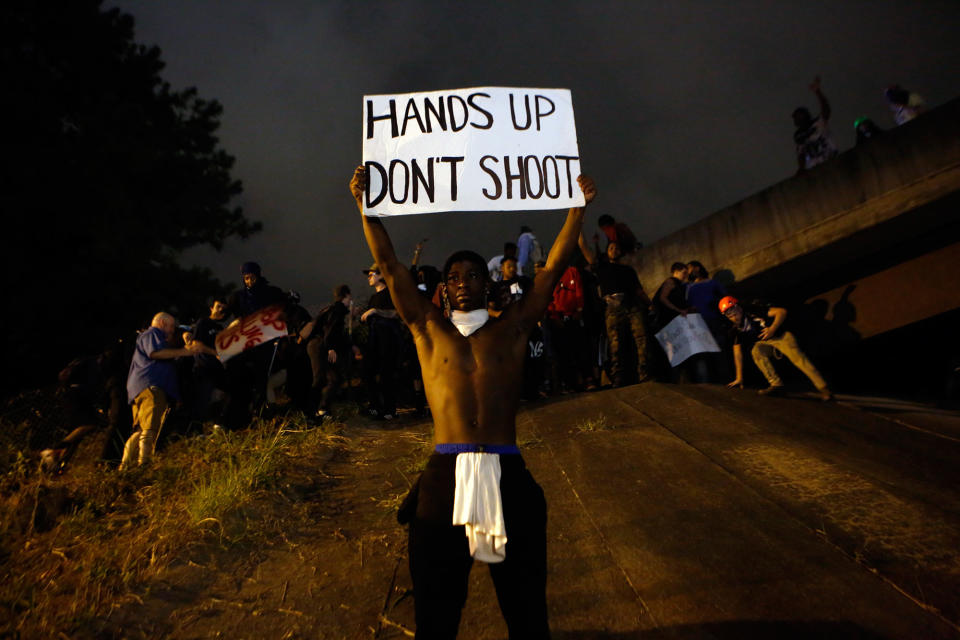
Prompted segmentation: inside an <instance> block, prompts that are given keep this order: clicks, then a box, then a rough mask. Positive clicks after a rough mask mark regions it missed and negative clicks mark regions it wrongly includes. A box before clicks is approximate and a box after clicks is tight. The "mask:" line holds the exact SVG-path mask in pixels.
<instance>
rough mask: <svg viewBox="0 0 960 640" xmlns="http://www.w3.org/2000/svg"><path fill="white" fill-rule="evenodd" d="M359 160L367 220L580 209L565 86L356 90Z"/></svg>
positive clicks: (577, 165)
mask: <svg viewBox="0 0 960 640" xmlns="http://www.w3.org/2000/svg"><path fill="white" fill-rule="evenodd" d="M363 162H364V165H365V166H366V167H367V176H368V178H367V192H366V195H365V198H364V213H365V214H366V215H369V216H391V215H408V214H416V213H433V212H437V211H490V210H494V211H514V210H523V211H528V210H532V209H566V208H568V207H581V206H583V205H584V200H583V193H582V192H581V190H580V188H579V186H577V176H578V175H580V152H579V150H578V147H577V129H576V125H575V123H574V118H573V103H572V101H571V97H570V91H569V90H568V89H522V88H510V87H478V88H473V89H456V90H452V91H430V92H425V93H404V94H395V95H378V96H364V99H363Z"/></svg>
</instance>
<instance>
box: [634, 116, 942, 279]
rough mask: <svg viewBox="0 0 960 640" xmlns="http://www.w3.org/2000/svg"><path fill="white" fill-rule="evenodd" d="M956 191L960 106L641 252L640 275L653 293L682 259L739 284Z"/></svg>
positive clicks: (891, 132)
mask: <svg viewBox="0 0 960 640" xmlns="http://www.w3.org/2000/svg"><path fill="white" fill-rule="evenodd" d="M958 190H960V99H956V100H953V101H951V102H949V103H947V104H945V105H943V106H941V107H939V108H937V109H934V110H932V111H930V112H928V113H926V114H924V115H923V116H921V117H919V118H917V119H916V120H914V121H913V122H910V123H907V124H906V125H903V126H901V127H897V128H896V129H892V130H889V131H887V132H885V133H884V134H883V135H882V136H880V137H879V138H877V139H875V140H872V141H870V142H869V143H867V144H865V145H861V146H860V147H857V148H854V149H851V150H849V151H846V152H845V153H843V154H841V155H840V156H839V157H837V158H835V159H834V160H832V161H830V162H828V163H826V164H823V165H821V166H819V167H815V168H814V169H812V170H810V171H807V172H805V173H803V174H801V175H798V176H794V177H791V178H789V179H787V180H784V181H783V182H780V183H778V184H776V185H773V186H771V187H769V188H767V189H764V190H763V191H761V192H759V193H757V194H754V195H752V196H750V197H748V198H746V199H744V200H742V201H740V202H738V203H736V204H734V205H732V206H730V207H727V208H725V209H722V210H720V211H718V212H716V213H714V214H712V215H710V216H708V217H706V218H704V219H703V220H701V221H700V222H697V223H695V224H693V225H690V226H688V227H685V228H683V229H681V230H679V231H677V232H675V233H672V234H670V235H669V236H667V237H665V238H663V239H661V240H658V241H657V242H655V243H653V244H651V245H650V246H648V247H645V248H643V249H642V250H641V252H640V253H639V255H638V256H637V262H636V266H637V272H638V275H639V276H640V281H641V282H642V283H643V284H644V286H645V287H646V288H647V289H648V290H650V291H652V290H653V289H655V288H656V287H657V286H658V285H659V283H660V282H662V281H663V280H664V279H665V278H666V277H667V276H668V275H669V268H670V265H671V264H672V263H673V262H675V261H678V260H679V261H687V260H700V261H701V262H703V263H704V265H705V266H706V267H707V269H709V270H710V271H711V272H713V273H716V272H718V271H721V270H729V271H730V272H732V274H733V277H734V279H735V280H736V281H742V280H745V279H748V278H750V277H753V276H756V275H758V274H761V273H763V272H764V271H766V270H768V269H772V268H774V267H776V266H777V265H780V264H782V263H784V262H786V261H789V260H792V259H794V258H797V257H800V256H803V255H805V254H808V253H810V252H812V251H815V250H817V249H820V248H823V247H826V246H828V245H830V244H831V243H834V242H837V241H838V240H841V239H843V238H845V237H847V236H849V235H851V234H853V233H856V232H857V231H861V230H864V229H868V228H870V227H872V226H875V225H878V224H880V223H882V222H885V221H888V220H891V219H893V218H895V217H898V216H901V215H909V213H910V212H911V211H912V210H914V209H916V208H917V207H920V206H922V205H925V204H929V203H932V202H935V201H937V200H939V199H941V198H943V197H945V196H947V195H949V194H951V193H954V192H957V191H958ZM851 259H856V256H851ZM811 275H815V274H811Z"/></svg>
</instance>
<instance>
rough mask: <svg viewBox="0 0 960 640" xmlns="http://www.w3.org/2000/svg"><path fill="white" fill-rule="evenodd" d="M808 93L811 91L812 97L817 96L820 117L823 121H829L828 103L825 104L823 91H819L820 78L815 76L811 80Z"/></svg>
mask: <svg viewBox="0 0 960 640" xmlns="http://www.w3.org/2000/svg"><path fill="white" fill-rule="evenodd" d="M810 91H813V95H815V96H817V102H819V103H820V117H821V118H823V121H824V122H826V121H828V120H829V119H830V103H829V102H827V96H825V95H823V91H821V90H820V76H817V77H816V78H814V79H813V82H811V83H810Z"/></svg>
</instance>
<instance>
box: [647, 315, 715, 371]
mask: <svg viewBox="0 0 960 640" xmlns="http://www.w3.org/2000/svg"><path fill="white" fill-rule="evenodd" d="M657 340H658V341H659V342H660V346H662V347H663V350H664V351H665V352H666V353H667V358H668V359H669V360H670V366H671V367H675V366H677V365H678V364H680V363H682V362H683V361H684V360H686V359H687V358H689V357H690V356H692V355H694V354H697V353H705V352H717V351H720V347H718V346H717V341H716V340H714V339H713V335H712V334H711V333H710V329H709V328H708V327H707V323H706V322H704V321H703V318H702V317H701V316H700V314H699V313H688V314H687V316H686V317H683V316H677V317H676V318H674V319H673V320H671V321H670V322H668V323H667V326H665V327H664V328H663V329H661V330H660V331H659V332H658V333H657Z"/></svg>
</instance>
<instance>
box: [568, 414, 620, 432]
mask: <svg viewBox="0 0 960 640" xmlns="http://www.w3.org/2000/svg"><path fill="white" fill-rule="evenodd" d="M574 428H575V429H576V430H577V431H579V432H580V433H589V432H592V431H607V430H609V429H613V425H612V424H610V421H609V420H607V416H605V415H604V414H602V413H601V414H599V415H598V416H597V417H596V418H588V419H586V420H581V421H580V422H578V423H577V424H576V425H574Z"/></svg>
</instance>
